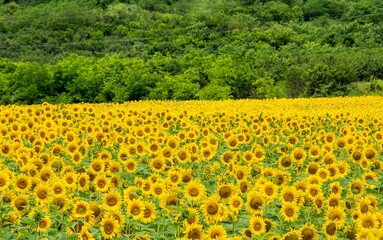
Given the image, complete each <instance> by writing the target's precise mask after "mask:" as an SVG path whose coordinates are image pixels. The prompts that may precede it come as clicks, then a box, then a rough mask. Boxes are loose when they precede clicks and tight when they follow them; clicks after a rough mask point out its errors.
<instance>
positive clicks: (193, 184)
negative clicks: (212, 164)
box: [184, 180, 206, 202]
mask: <svg viewBox="0 0 383 240" xmlns="http://www.w3.org/2000/svg"><path fill="white" fill-rule="evenodd" d="M184 193H185V197H186V199H188V200H190V201H195V202H200V201H201V200H203V199H204V198H205V197H206V187H205V185H203V184H202V183H200V182H199V181H198V180H191V181H190V182H188V183H187V185H186V187H185V190H184Z"/></svg>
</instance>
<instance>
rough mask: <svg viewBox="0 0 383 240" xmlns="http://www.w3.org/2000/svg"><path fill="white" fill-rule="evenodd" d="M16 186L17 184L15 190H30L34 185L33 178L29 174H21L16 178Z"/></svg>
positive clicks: (23, 191)
mask: <svg viewBox="0 0 383 240" xmlns="http://www.w3.org/2000/svg"><path fill="white" fill-rule="evenodd" d="M0 179H1V177H0ZM0 181H1V180H0ZM14 186H15V190H16V191H18V192H22V193H25V192H28V191H29V189H30V188H31V186H32V181H31V178H30V177H29V176H27V175H24V174H20V175H19V176H18V177H17V178H16V179H15V183H14Z"/></svg>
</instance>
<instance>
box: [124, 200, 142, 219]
mask: <svg viewBox="0 0 383 240" xmlns="http://www.w3.org/2000/svg"><path fill="white" fill-rule="evenodd" d="M144 210H145V204H144V203H143V202H142V201H141V200H138V199H133V200H132V201H128V206H127V212H128V215H129V216H132V217H133V219H134V220H142V219H143V217H144V214H145V212H144Z"/></svg>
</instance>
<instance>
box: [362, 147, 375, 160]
mask: <svg viewBox="0 0 383 240" xmlns="http://www.w3.org/2000/svg"><path fill="white" fill-rule="evenodd" d="M363 153H364V156H365V158H366V159H368V160H369V161H373V160H375V159H376V157H377V156H378V154H377V151H376V150H375V149H374V148H373V147H372V146H369V147H368V148H366V149H365V150H364V151H363Z"/></svg>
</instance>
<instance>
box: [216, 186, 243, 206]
mask: <svg viewBox="0 0 383 240" xmlns="http://www.w3.org/2000/svg"><path fill="white" fill-rule="evenodd" d="M237 192H238V187H237V186H235V185H234V184H233V183H229V182H225V183H218V187H217V190H216V194H217V196H219V197H220V198H221V200H223V201H225V202H227V201H228V200H229V198H230V197H231V196H233V195H235V194H237Z"/></svg>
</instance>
